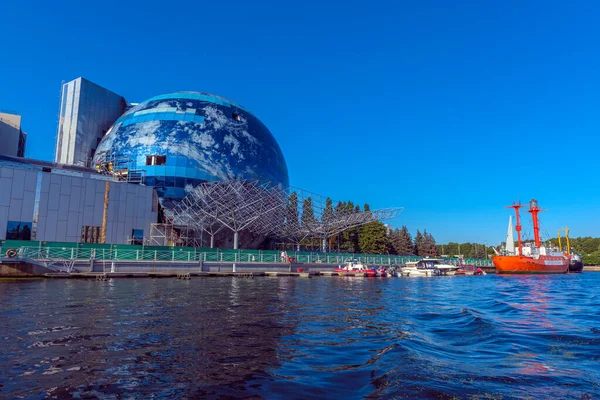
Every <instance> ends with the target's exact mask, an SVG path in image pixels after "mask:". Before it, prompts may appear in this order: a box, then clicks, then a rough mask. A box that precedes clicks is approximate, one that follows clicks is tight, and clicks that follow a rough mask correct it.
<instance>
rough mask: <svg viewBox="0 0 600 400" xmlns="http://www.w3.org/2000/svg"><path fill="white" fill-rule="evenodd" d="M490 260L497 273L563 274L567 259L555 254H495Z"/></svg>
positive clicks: (567, 267)
mask: <svg viewBox="0 0 600 400" xmlns="http://www.w3.org/2000/svg"><path fill="white" fill-rule="evenodd" d="M492 262H493V263H494V266H495V267H496V272H497V273H498V274H565V273H566V272H567V270H568V269H569V260H568V259H566V258H564V257H557V256H540V257H539V258H538V259H535V258H532V257H525V256H496V257H492Z"/></svg>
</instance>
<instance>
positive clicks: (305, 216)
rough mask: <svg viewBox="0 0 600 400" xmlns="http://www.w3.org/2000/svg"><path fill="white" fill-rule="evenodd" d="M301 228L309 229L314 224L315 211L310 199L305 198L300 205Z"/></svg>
mask: <svg viewBox="0 0 600 400" xmlns="http://www.w3.org/2000/svg"><path fill="white" fill-rule="evenodd" d="M300 221H301V222H302V226H303V227H306V228H309V229H310V227H311V226H312V225H313V224H314V223H315V211H314V210H313V206H312V199H311V198H310V197H307V198H306V199H305V200H304V202H303V203H302V217H301V218H300Z"/></svg>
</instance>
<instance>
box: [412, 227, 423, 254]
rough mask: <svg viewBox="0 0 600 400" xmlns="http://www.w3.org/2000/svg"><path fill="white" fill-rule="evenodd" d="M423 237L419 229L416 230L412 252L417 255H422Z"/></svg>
mask: <svg viewBox="0 0 600 400" xmlns="http://www.w3.org/2000/svg"><path fill="white" fill-rule="evenodd" d="M423 240H424V237H423V234H422V233H421V231H417V234H416V235H415V240H414V244H413V248H414V250H413V252H414V254H415V255H417V256H422V255H424V254H423V252H424V243H423Z"/></svg>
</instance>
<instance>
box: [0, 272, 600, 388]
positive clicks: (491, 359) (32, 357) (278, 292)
mask: <svg viewBox="0 0 600 400" xmlns="http://www.w3.org/2000/svg"><path fill="white" fill-rule="evenodd" d="M599 283H600V274H593V273H584V274H580V275H564V276H547V277H545V276H518V277H510V276H493V275H488V276H485V277H442V278H424V279H402V278H398V279H344V278H340V279H337V278H332V279H309V280H301V279H295V278H280V279H272V278H264V279H254V280H240V279H192V280H191V281H179V280H175V279H173V280H162V279H161V280H153V279H140V280H135V279H131V280H125V279H124V280H112V281H108V282H95V281H60V280H42V281H14V280H11V281H0V301H1V302H2V305H3V307H2V308H0V320H2V322H3V323H2V324H0V346H1V348H2V351H0V398H18V397H25V398H32V399H38V398H39V399H42V398H48V397H54V398H71V397H75V398H96V397H97V398H109V399H110V398H115V399H117V398H132V399H146V398H199V397H202V398H209V399H222V398H245V399H247V398H268V399H295V398H298V399H300V398H301V399H305V398H318V399H325V398H335V399H338V398H365V397H368V398H384V399H387V398H394V399H396V398H409V399H413V398H435V399H446V398H448V399H450V398H461V399H462V398H464V399H489V398H502V399H513V398H514V399H531V398H534V399H539V398H544V399H545V398H548V399H555V398H561V399H569V398H573V399H580V398H600V387H599V385H598V382H600V364H599V361H600V353H599V352H598V348H600V324H599V323H598V321H600V318H599V317H600V307H599V306H600V295H598V294H597V293H596V292H595V291H593V290H591V289H589V288H594V287H596V286H598V284H599Z"/></svg>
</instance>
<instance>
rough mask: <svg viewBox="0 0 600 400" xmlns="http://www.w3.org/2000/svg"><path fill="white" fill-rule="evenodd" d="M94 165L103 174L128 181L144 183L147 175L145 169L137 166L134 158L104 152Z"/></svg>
mask: <svg viewBox="0 0 600 400" xmlns="http://www.w3.org/2000/svg"><path fill="white" fill-rule="evenodd" d="M93 167H94V168H95V169H96V170H97V171H98V172H100V173H101V174H104V175H109V176H112V177H114V178H115V179H116V180H119V181H123V182H127V183H143V182H144V178H145V176H146V171H145V170H143V169H139V168H135V162H134V160H132V159H131V158H128V157H124V156H119V155H112V154H110V155H108V154H103V155H102V156H101V157H100V158H99V159H97V160H96V162H95V163H94V165H93Z"/></svg>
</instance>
